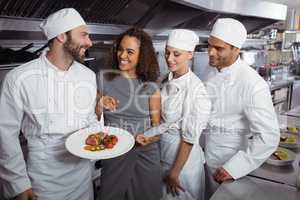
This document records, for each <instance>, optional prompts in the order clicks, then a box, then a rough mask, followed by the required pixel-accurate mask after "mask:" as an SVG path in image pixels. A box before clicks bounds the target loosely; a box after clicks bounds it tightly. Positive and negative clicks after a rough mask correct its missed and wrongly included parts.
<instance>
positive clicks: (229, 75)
mask: <svg viewBox="0 0 300 200" xmlns="http://www.w3.org/2000/svg"><path fill="white" fill-rule="evenodd" d="M240 66H241V59H240V57H238V59H237V60H236V61H235V62H234V63H233V64H232V65H230V66H228V67H225V68H223V69H221V70H220V71H218V70H217V69H216V70H215V77H216V78H220V79H222V80H224V81H225V83H228V84H229V85H232V84H234V81H235V80H236V78H237V71H238V68H239V67H240Z"/></svg>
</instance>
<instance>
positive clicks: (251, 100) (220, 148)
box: [205, 58, 280, 179]
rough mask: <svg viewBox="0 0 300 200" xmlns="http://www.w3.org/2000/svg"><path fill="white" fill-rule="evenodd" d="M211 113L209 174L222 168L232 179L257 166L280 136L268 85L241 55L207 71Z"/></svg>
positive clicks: (274, 145)
mask: <svg viewBox="0 0 300 200" xmlns="http://www.w3.org/2000/svg"><path fill="white" fill-rule="evenodd" d="M206 86H207V91H208V93H209V95H210V97H211V101H212V114H211V117H210V120H209V128H208V129H207V131H206V147H205V154H206V161H207V165H208V167H209V168H210V169H211V171H212V173H213V172H214V170H215V169H216V168H218V167H223V168H224V169H225V170H226V171H227V172H229V174H230V175H231V176H232V177H233V178H234V179H237V178H240V177H242V176H245V175H247V174H249V173H250V172H251V171H253V170H255V169H256V168H258V167H259V166H260V165H261V164H262V163H263V162H264V161H265V160H266V159H267V158H268V157H269V156H270V155H271V154H272V153H273V152H274V151H275V150H276V148H277V146H278V143H279V138H280V132H279V126H278V122H277V116H276V114H275V111H274V107H273V103H272V99H271V95H270V89H269V86H268V84H267V83H266V82H265V81H264V80H263V79H262V78H261V77H260V76H259V75H258V73H257V72H256V71H255V70H254V69H252V68H251V67H250V66H249V65H247V64H246V63H245V62H244V61H242V60H241V59H240V58H238V59H237V60H236V62H235V63H233V64H232V65H231V66H229V67H226V68H224V69H222V70H221V71H220V72H218V71H217V70H215V71H213V72H212V73H211V74H210V78H209V79H208V81H207V83H206Z"/></svg>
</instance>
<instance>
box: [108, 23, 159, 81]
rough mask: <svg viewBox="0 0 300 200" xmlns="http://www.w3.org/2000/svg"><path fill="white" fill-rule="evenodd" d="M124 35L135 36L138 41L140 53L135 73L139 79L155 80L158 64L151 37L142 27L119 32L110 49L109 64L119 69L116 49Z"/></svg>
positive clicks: (157, 73)
mask: <svg viewBox="0 0 300 200" xmlns="http://www.w3.org/2000/svg"><path fill="white" fill-rule="evenodd" d="M125 36H129V37H135V38H137V39H138V40H139V41H140V54H139V59H138V60H139V61H138V65H137V66H136V75H137V77H138V79H139V80H141V81H143V82H146V81H156V80H157V78H158V76H159V66H158V61H157V57H156V54H155V50H154V47H153V43H152V39H151V37H150V36H149V35H148V34H147V33H146V32H145V31H143V30H142V29H139V28H136V27H133V28H130V29H128V30H127V31H125V32H124V33H122V34H120V35H119V37H118V38H117V40H116V41H115V45H114V48H113V51H112V55H111V60H110V64H111V66H112V67H113V69H119V67H118V66H119V63H118V55H117V50H118V49H119V46H120V43H121V41H122V39H123V38H124V37H125Z"/></svg>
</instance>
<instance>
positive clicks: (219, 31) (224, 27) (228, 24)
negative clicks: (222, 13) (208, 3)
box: [210, 18, 247, 49]
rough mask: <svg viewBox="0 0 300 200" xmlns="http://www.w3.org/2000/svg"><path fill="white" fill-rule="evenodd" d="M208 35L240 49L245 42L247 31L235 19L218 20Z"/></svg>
mask: <svg viewBox="0 0 300 200" xmlns="http://www.w3.org/2000/svg"><path fill="white" fill-rule="evenodd" d="M210 35H211V36H214V37H216V38H218V39H221V40H223V41H224V42H226V43H228V44H231V45H233V46H235V47H237V48H239V49H240V48H241V47H242V45H243V44H244V42H245V41H246V38H247V30H246V28H245V26H244V25H243V24H242V23H241V22H239V21H237V20H235V19H232V18H220V19H218V20H217V21H216V23H215V24H214V26H213V28H212V31H211V33H210Z"/></svg>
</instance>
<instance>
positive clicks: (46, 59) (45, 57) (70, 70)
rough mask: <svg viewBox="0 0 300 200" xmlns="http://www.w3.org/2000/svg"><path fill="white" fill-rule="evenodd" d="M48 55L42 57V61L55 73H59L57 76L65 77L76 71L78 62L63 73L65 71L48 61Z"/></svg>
mask: <svg viewBox="0 0 300 200" xmlns="http://www.w3.org/2000/svg"><path fill="white" fill-rule="evenodd" d="M46 55H47V54H46V53H45V54H43V55H41V57H42V60H43V61H44V62H45V64H46V66H47V67H49V68H50V69H52V70H54V71H55V72H56V73H57V75H59V76H61V77H64V76H66V75H68V74H69V73H71V72H72V71H73V70H74V68H75V62H76V61H73V63H72V65H71V66H70V67H69V69H68V70H67V71H63V70H61V69H59V68H58V67H57V66H55V65H53V64H52V63H51V62H50V61H49V60H48V58H47V56H46Z"/></svg>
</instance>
